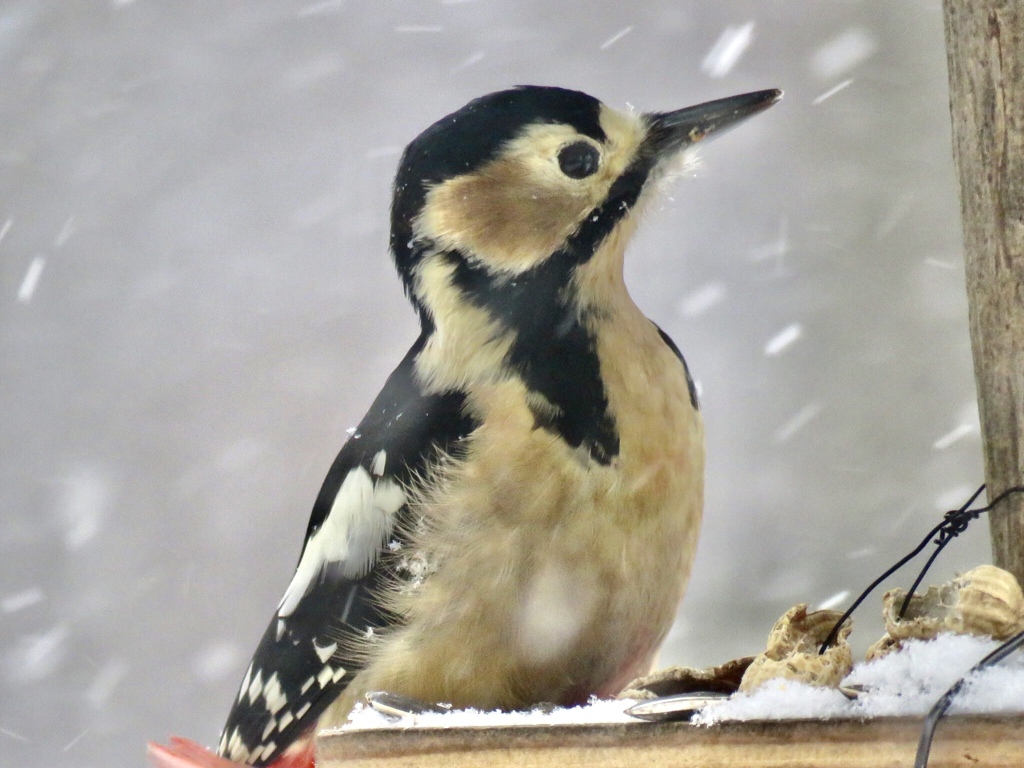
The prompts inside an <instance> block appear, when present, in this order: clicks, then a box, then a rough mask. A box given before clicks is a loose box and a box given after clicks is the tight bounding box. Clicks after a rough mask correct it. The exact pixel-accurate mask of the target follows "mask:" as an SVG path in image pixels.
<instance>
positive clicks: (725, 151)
mask: <svg viewBox="0 0 1024 768" xmlns="http://www.w3.org/2000/svg"><path fill="white" fill-rule="evenodd" d="M517 83H541V84H557V85H563V86H569V87H573V88H579V89H582V90H585V91H588V92H590V93H592V94H594V95H596V96H599V97H601V98H602V99H604V100H605V101H607V102H608V103H610V104H612V105H614V106H617V107H624V106H626V105H627V104H630V105H634V106H635V107H636V108H637V109H644V110H648V109H669V108H674V107H680V106H685V105H687V104H692V103H696V102H698V101H701V100H705V99H709V98H715V97H719V96H725V95H729V94H733V93H739V92H743V91H748V90H754V89H760V88H768V87H781V88H784V89H785V90H786V97H785V100H784V101H783V102H782V103H781V104H780V105H779V106H777V107H775V108H774V109H773V110H771V111H770V112H769V113H767V114H765V115H762V116H760V117H758V118H757V119H755V120H753V121H751V122H750V123H748V124H746V125H744V126H743V127H742V128H740V129H737V130H736V131H734V132H732V133H730V134H729V135H728V136H726V137H725V138H722V139H720V140H718V141H716V142H714V143H712V144H710V145H708V146H707V148H706V149H705V150H704V152H703V157H704V160H703V163H702V164H701V166H700V167H699V168H698V169H697V170H696V172H695V174H693V175H692V177H688V178H683V179H681V180H680V181H679V182H678V183H677V185H676V186H675V187H674V188H673V190H672V192H671V197H670V198H666V199H665V201H664V205H663V206H661V207H660V209H657V210H654V211H652V212H651V213H650V215H649V216H648V220H647V222H646V225H645V226H644V227H643V229H642V232H641V234H640V236H639V239H638V240H637V242H635V244H634V246H633V247H632V250H631V253H630V255H629V260H628V267H627V271H628V275H627V279H628V283H629V285H630V287H631V289H632V291H633V295H634V297H635V298H636V300H637V302H638V303H639V304H640V306H641V307H643V308H644V309H645V311H646V312H647V313H648V314H649V315H650V316H651V317H652V318H653V319H654V320H656V321H657V322H658V323H659V324H660V325H662V326H663V327H664V328H665V329H666V331H668V332H669V333H670V334H671V335H672V336H673V337H674V338H675V340H676V341H677V342H678V344H679V346H680V347H681V348H682V349H683V351H684V352H685V354H686V356H687V359H688V361H689V363H690V367H691V369H692V370H693V372H694V374H695V377H696V378H697V380H698V381H699V384H700V387H701V391H702V400H703V406H704V414H705V419H706V424H707V432H708V449H709V458H708V489H707V506H706V514H705V528H704V533H703V538H702V540H701V545H700V551H699V554H698V558H697V564H696V572H695V574H694V578H693V581H692V586H691V588H690V592H689V594H688V596H687V598H686V601H685V603H684V605H683V609H682V613H681V615H680V619H679V621H678V623H677V625H676V627H675V628H674V630H673V632H672V634H671V637H670V638H669V641H668V643H667V645H666V648H665V651H664V653H663V656H662V660H663V662H665V663H688V664H701V665H702V664H709V663H715V662H721V661H725V660H726V659H728V658H732V657H733V656H736V655H740V654H746V653H751V652H756V651H758V650H759V649H760V648H761V647H762V646H763V642H764V639H765V637H766V636H767V633H768V630H769V628H770V627H771V624H772V622H773V621H774V620H775V618H776V617H777V616H778V615H779V614H781V613H782V612H783V611H784V610H785V609H787V608H788V607H789V606H790V605H792V604H793V603H795V602H798V601H806V602H809V603H811V604H820V603H822V602H825V601H828V600H829V599H830V598H834V600H835V601H839V602H841V603H842V604H843V605H845V603H846V602H847V601H848V599H849V598H847V599H846V600H845V601H844V600H843V598H842V595H839V593H841V592H843V591H844V590H852V591H853V592H854V593H856V592H857V591H859V589H860V588H861V587H863V586H864V585H866V584H867V583H868V582H869V581H870V580H871V579H872V578H873V577H874V576H875V575H877V574H878V573H879V572H880V571H881V570H882V569H883V568H884V567H885V566H887V565H888V564H890V563H891V562H893V561H894V560H895V559H897V557H898V556H900V555H901V554H902V553H904V552H905V551H907V550H908V549H909V548H910V547H911V546H912V544H914V543H915V542H916V540H917V539H919V537H920V536H922V535H923V534H924V532H925V531H926V530H927V529H928V528H929V527H930V526H931V525H933V524H934V523H935V522H937V520H938V519H939V516H940V514H941V512H942V511H943V510H945V509H948V508H949V507H950V506H954V505H958V504H959V503H960V501H961V500H963V499H964V498H965V497H966V496H967V495H968V494H969V492H970V490H971V489H972V488H973V487H974V486H976V485H977V484H979V483H980V482H981V480H982V464H981V458H980V443H979V437H978V433H977V416H976V409H975V406H974V383H973V374H972V369H971V358H970V345H969V339H968V332H967V316H966V313H967V310H966V299H965V295H964V278H963V261H962V256H961V235H960V224H959V205H958V202H957V197H956V194H957V193H956V181H955V177H954V173H953V166H952V160H951V157H950V137H949V117H948V110H947V80H946V62H945V52H944V45H943V33H942V16H941V12H940V6H939V2H938V0H927V1H925V0H900V1H899V2H883V1H882V0H875V1H872V2H869V1H865V2H855V1H853V0H849V1H843V0H833V1H830V2H826V1H825V0H819V1H818V2H795V1H794V2H786V3H782V2H719V3H707V2H696V0H694V1H693V2H679V1H678V0H677V1H673V2H668V1H665V2H646V3H613V2H593V1H592V0H576V1H575V2H560V3H551V2H541V1H540V0H536V1H529V2H522V1H513V0H472V1H471V0H450V1H449V2H373V3H370V2H365V3H358V2H354V1H351V2H343V1H336V0H323V1H322V2H316V1H315V0H302V1H296V2H291V1H288V2H285V1H283V0H282V1H280V2H268V1H264V0H246V1H244V2H243V1H242V0H222V1H220V2H193V3H185V2H156V1H155V0H135V1H132V0H120V1H118V2H100V1H99V0H80V1H79V2H74V3H71V2H67V3H64V2H60V3H58V2H42V1H41V0H4V1H3V2H0V409H2V421H0V763H3V764H4V765H11V766H19V767H20V768H30V767H31V768H34V767H35V766H40V767H42V766H47V768H63V767H64V766H83V767H84V766H96V768H101V767H104V768H106V767H108V766H141V765H143V764H144V757H143V744H144V741H145V740H146V739H163V738H165V737H166V736H167V735H169V734H171V733H178V734H183V735H188V736H190V737H193V738H196V739H198V740H200V741H203V742H206V743H210V742H212V741H214V740H215V738H216V736H217V734H218V731H219V728H220V726H221V723H222V720H223V718H224V716H225V715H226V713H227V709H228V705H229V703H230V700H231V697H232V696H233V694H234V692H235V689H236V686H237V684H238V682H239V680H240V678H241V676H242V673H243V672H244V669H245V665H246V664H247V662H248V657H249V654H250V652H251V650H252V648H253V647H254V645H255V642H256V640H257V639H258V637H259V636H260V634H261V633H262V631H263V628H264V626H265V622H266V620H267V619H268V618H269V616H270V614H271V612H272V610H273V609H274V607H275V605H276V603H277V600H278V598H279V596H280V594H281V591H282V589H283V588H284V586H285V585H286V583H287V581H288V579H289V577H290V574H291V571H292V568H293V567H294V564H295V560H296V558H297V556H298V553H299V547H300V544H301V540H302V535H303V532H304V530H305V525H306V519H307V514H308V511H309V509H310V507H311V505H312V502H313V499H314V497H315V496H316V493H317V491H318V489H319V486H320V482H321V480H322V478H323V476H324V474H325V472H326V470H327V468H328V466H329V465H330V463H331V461H332V460H333V458H334V456H335V454H336V452H337V450H338V448H339V447H340V445H341V444H342V442H343V441H344V440H345V438H346V432H345V430H346V428H348V427H349V426H351V425H354V424H355V423H356V422H357V421H358V420H359V418H360V417H361V415H362V413H363V411H364V409H365V408H366V407H367V406H368V405H369V403H370V401H371V399H372V398H373V396H374V394H375V393H376V391H377V390H378V388H379V387H380V386H381V384H382V383H383V381H384V379H385V377H386V376H387V374H388V373H389V372H390V370H391V368H392V367H393V366H394V365H395V364H396V363H397V362H398V360H399V359H400V358H401V356H402V354H403V353H404V351H405V350H406V348H407V347H408V345H409V344H410V343H411V342H412V341H413V339H414V338H415V335H416V324H415V321H414V318H413V314H412V312H411V310H410V309H409V307H408V306H407V304H406V301H405V299H404V298H403V296H402V293H401V289H400V286H399V282H398V279H397V277H396V276H395V275H394V273H393V270H392V267H391V265H390V262H389V259H388V256H387V253H386V243H387V221H388V204H389V186H390V183H391V178H392V174H393V172H394V169H395V165H396V162H397V158H398V152H399V151H400V148H401V147H402V146H403V145H404V144H405V143H406V142H408V141H409V140H410V139H411V138H412V137H413V136H415V135H416V134H417V133H418V132H419V131H420V130H422V129H423V128H424V127H426V126H427V125H428V124H429V123H431V122H433V121H434V120H435V119H437V118H439V117H441V116H442V115H444V114H446V113H448V112H450V111H452V110H454V109H456V108H458V107H459V106H461V105H462V104H463V103H464V102H465V101H467V100H468V99H470V98H472V97H474V96H477V95H479V94H482V93H485V92H488V91H492V90H496V89H499V88H503V87H507V86H509V85H513V84H517ZM988 556H989V554H988V536H987V531H986V529H985V523H984V522H979V523H978V524H977V525H976V526H975V527H974V528H973V529H972V530H970V531H969V532H968V533H967V534H966V535H965V536H964V537H963V540H962V541H960V542H958V543H957V545H956V546H955V547H954V548H953V551H950V552H949V553H948V554H947V555H944V556H943V557H942V559H941V560H940V561H939V563H938V565H937V566H936V568H935V574H934V578H935V579H945V578H948V577H949V576H951V575H952V573H953V571H954V570H956V569H965V568H967V567H970V566H973V565H975V564H977V563H979V562H981V561H983V560H986V559H987V558H988ZM911 578H912V576H911V574H909V573H908V574H905V575H904V576H903V577H902V579H901V580H898V581H895V582H893V583H894V584H895V583H900V584H903V585H906V584H907V583H908V582H909V581H910V579H911ZM467 588H472V585H467ZM837 595H839V596H838V597H837ZM878 607H879V602H878V600H877V599H872V600H871V601H870V602H869V603H868V604H867V605H866V606H865V607H864V608H863V609H862V610H861V612H860V616H859V619H858V625H857V626H858V629H855V633H854V639H855V640H856V641H857V645H858V647H860V648H862V649H863V648H864V647H866V646H867V644H869V643H870V642H872V641H873V640H874V639H875V638H876V637H877V634H878V632H879V631H880V622H879V621H878V620H877V619H876V618H875V617H876V614H877V613H878Z"/></svg>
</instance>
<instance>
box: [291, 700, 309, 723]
mask: <svg viewBox="0 0 1024 768" xmlns="http://www.w3.org/2000/svg"><path fill="white" fill-rule="evenodd" d="M311 706H313V702H311V701H307V702H306V703H305V704H303V705H302V707H301V708H300V709H299V711H298V712H296V713H295V719H296V720H301V719H302V716H303V715H305V714H306V713H307V712H309V708H310V707H311Z"/></svg>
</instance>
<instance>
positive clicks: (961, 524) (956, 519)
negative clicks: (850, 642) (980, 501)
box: [818, 485, 1024, 654]
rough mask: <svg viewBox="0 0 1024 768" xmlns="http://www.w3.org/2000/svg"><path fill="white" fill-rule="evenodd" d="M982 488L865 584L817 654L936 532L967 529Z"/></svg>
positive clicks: (983, 487)
mask: <svg viewBox="0 0 1024 768" xmlns="http://www.w3.org/2000/svg"><path fill="white" fill-rule="evenodd" d="M1015 489H1018V490H1024V486H1015ZM984 490H985V486H984V485H982V486H981V487H980V488H978V490H976V491H975V492H974V493H973V494H972V495H971V498H969V499H968V500H967V502H966V503H965V504H964V505H963V506H961V507H960V509H955V510H951V511H949V512H947V513H946V514H945V516H944V517H943V520H942V522H941V523H939V524H938V525H936V526H935V527H934V528H932V529H931V530H930V531H928V535H927V536H925V537H924V539H922V540H921V543H920V544H918V545H917V546H916V547H914V549H912V550H911V551H910V552H909V553H907V554H906V555H904V556H903V557H902V558H900V559H899V560H898V561H897V562H896V564H895V565H893V566H892V567H891V568H889V569H888V570H886V571H885V573H883V574H882V575H881V576H879V577H878V578H877V579H875V580H874V581H872V582H871V583H870V584H869V585H868V586H867V589H865V590H864V591H863V592H861V593H860V596H859V597H858V598H857V599H856V600H854V601H853V604H852V605H850V607H849V608H847V609H846V613H844V614H843V615H842V616H841V617H840V618H839V621H837V622H836V623H835V626H833V627H832V631H831V632H829V633H828V637H826V638H825V640H824V642H822V644H821V648H819V649H818V653H819V654H822V653H824V652H825V651H827V650H828V648H829V646H830V645H832V644H833V643H834V642H835V641H836V638H837V637H838V636H839V630H840V628H841V627H842V626H843V624H845V623H846V621H847V619H849V618H850V616H852V615H853V612H854V611H856V610H857V609H858V608H859V607H860V604H861V603H863V602H864V601H865V600H866V599H867V597H868V595H870V594H871V593H872V592H873V591H874V590H875V587H877V586H878V585H879V584H881V583H882V582H883V581H885V580H886V579H887V578H889V577H890V576H892V575H893V574H894V573H896V571H898V570H899V569H900V568H902V567H903V566H904V565H906V564H907V563H909V562H910V561H911V560H913V559H914V558H915V557H917V556H918V555H919V554H920V553H921V551H922V550H923V549H924V548H925V547H927V546H928V544H930V543H931V541H932V538H933V537H934V536H935V535H936V534H939V533H940V532H942V531H944V530H947V529H951V528H955V529H956V530H957V532H956V534H953V536H956V535H959V534H960V533H961V532H963V531H964V530H966V529H967V525H968V523H969V522H970V520H973V519H974V518H975V517H977V516H978V515H980V514H981V512H982V510H978V511H977V514H971V515H970V516H969V519H968V520H963V516H964V515H965V513H967V508H968V507H970V506H971V504H973V503H974V501H975V499H977V498H978V496H980V495H981V493H982V491H984ZM1012 490H1014V489H1010V490H1008V491H1006V492H1005V493H1003V494H1000V496H999V498H998V499H996V501H993V502H992V504H989V506H988V508H987V509H991V508H992V507H993V506H994V505H995V504H997V503H998V502H1000V501H1002V499H1003V497H1004V496H1006V495H1008V494H1009V493H1010V492H1011V491H1012ZM987 509H986V510H985V511H987ZM946 538H949V539H952V538H953V537H952V536H949V537H941V536H940V539H939V541H945V540H946ZM936 543H939V542H938V541H937V542H936ZM942 546H945V544H942ZM940 549H941V548H940ZM934 559H935V555H933V556H932V557H931V558H930V559H929V562H928V565H931V563H932V562H933V561H934ZM925 568H926V570H927V566H925ZM921 578H924V574H923V573H922V574H921V576H920V577H919V580H918V582H919V581H920V579H921ZM918 582H915V587H916V585H917V583H918ZM912 593H913V590H911V594H912ZM903 610H906V606H904V608H903V609H902V610H901V612H900V615H901V616H902V615H903V614H902V611H903Z"/></svg>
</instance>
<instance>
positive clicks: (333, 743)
mask: <svg viewBox="0 0 1024 768" xmlns="http://www.w3.org/2000/svg"><path fill="white" fill-rule="evenodd" d="M921 726H922V719H921V718H911V717H891V718H873V719H871V720H828V721H823V720H783V721H774V720H773V721H759V722H730V723H722V724H719V725H714V726H710V727H699V726H694V725H689V724H688V723H644V722H637V723H615V724H607V725H604V724H602V725H592V724H585V725H583V724H581V725H551V726H544V725H509V726H497V727H455V728H426V727H410V728H405V729H403V728H397V727H396V728H380V729H367V730H336V731H324V732H323V733H321V734H320V736H319V737H318V742H317V766H318V768H335V767H337V768H342V766H344V768H432V767H433V766H438V767H443V768H497V766H502V767H504V766H509V767H511V766H515V768H626V767H629V768H632V767H633V766H643V767H644V768H668V767H669V766H673V768H674V767H676V766H680V767H682V766H694V767H695V768H696V767H697V766H700V768H736V767H738V766H743V768H827V767H829V766H837V767H838V766H841V767H842V768H890V767H891V768H896V767H897V766H899V767H901V768H902V767H903V766H907V767H908V768H909V767H910V766H913V764H914V755H915V753H916V750H917V742H918V738H919V737H920V735H921ZM928 766H929V768H953V766H957V767H958V768H959V767H960V766H971V767H972V768H1022V767H1024V715H1020V714H1014V715H956V716H951V717H947V718H945V719H943V721H942V722H941V723H940V725H939V728H938V730H937V732H936V736H935V741H934V742H933V744H932V751H931V757H930V759H929V761H928Z"/></svg>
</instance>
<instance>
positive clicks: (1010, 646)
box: [818, 485, 1024, 768]
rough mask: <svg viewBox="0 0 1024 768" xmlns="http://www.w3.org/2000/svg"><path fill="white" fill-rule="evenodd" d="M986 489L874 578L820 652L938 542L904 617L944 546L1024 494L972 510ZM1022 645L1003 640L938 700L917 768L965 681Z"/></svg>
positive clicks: (923, 766)
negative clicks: (872, 598)
mask: <svg viewBox="0 0 1024 768" xmlns="http://www.w3.org/2000/svg"><path fill="white" fill-rule="evenodd" d="M984 490H985V486H984V485H982V486H981V487H979V488H978V490H976V491H975V492H974V494H973V495H972V496H971V497H970V498H969V499H968V500H967V501H966V502H965V503H964V504H963V505H962V506H961V507H960V508H959V509H952V510H950V511H949V512H947V513H946V514H945V515H943V519H942V522H941V523H939V524H938V525H936V526H935V527H934V528H932V529H931V530H930V531H929V532H928V535H927V536H925V537H924V539H923V540H922V541H921V543H920V544H918V545H917V546H916V547H914V549H913V550H911V551H910V552H909V553H907V554H906V555H904V556H903V557H902V558H900V559H899V560H898V561H897V562H896V564H895V565H893V566H892V567H891V568H889V569H887V570H886V571H885V573H883V574H882V575H881V576H879V577H878V578H877V579H875V580H874V581H872V582H871V583H870V584H869V585H868V587H867V589H865V590H864V591H863V592H861V593H860V595H859V596H858V597H857V599H856V600H854V601H853V603H852V604H851V605H850V607H849V608H848V609H847V610H846V613H844V614H843V615H842V616H841V617H840V619H839V620H838V621H837V622H836V623H835V626H833V627H832V631H831V632H829V634H828V637H826V638H825V640H824V642H822V644H821V648H820V649H819V651H818V652H819V653H824V652H825V651H826V650H828V648H829V646H831V645H832V644H833V643H834V642H835V641H836V637H837V636H838V635H839V629H840V627H842V626H843V624H845V623H846V621H847V620H848V619H849V618H850V616H852V615H853V612H854V611H856V610H857V608H858V607H860V604H861V603H863V602H864V600H865V598H867V596H868V595H870V594H871V592H872V591H874V589H875V587H877V586H878V585H879V584H881V583H882V582H883V581H885V580H886V579H887V578H889V577H890V576H892V574H894V573H895V572H896V571H898V570H899V569H900V568H902V567H903V566H904V565H906V564H907V563H909V562H910V561H911V560H913V559H914V558H915V557H917V555H919V554H920V553H921V552H922V550H924V548H925V547H927V546H928V544H929V543H934V544H935V551H934V552H932V553H931V555H929V557H928V560H927V561H926V562H925V564H924V567H923V568H922V569H921V572H920V573H919V574H918V575H917V578H916V579H914V583H913V585H912V586H911V587H910V590H909V591H908V592H907V596H906V597H905V598H904V600H903V604H902V605H901V606H900V612H899V617H900V618H901V619H902V618H903V616H904V614H905V613H906V611H907V607H908V606H909V605H910V598H911V597H912V596H913V594H914V593H915V592H916V591H917V588H918V587H919V586H920V585H921V582H922V581H923V580H924V577H925V574H926V573H928V569H929V568H931V566H932V563H934V562H935V559H936V558H937V557H938V556H939V553H940V552H941V551H942V550H943V549H945V547H946V546H947V545H948V544H949V542H951V541H952V540H953V539H955V538H956V537H957V536H959V535H960V534H961V533H963V532H964V531H966V530H967V527H968V526H969V525H970V524H971V522H972V521H973V520H977V519H978V518H979V517H980V516H981V515H983V514H985V513H986V512H990V511H992V509H993V508H994V507H995V506H996V505H997V504H999V503H1000V502H1002V501H1003V499H1005V498H1007V497H1008V496H1010V495H1011V494H1014V493H1024V485H1015V486H1012V487H1010V488H1007V489H1006V490H1005V491H1003V492H1002V493H1000V494H999V495H998V496H996V497H995V498H994V499H993V500H992V501H991V502H990V503H989V504H987V505H986V506H984V507H978V508H977V509H971V508H970V507H971V505H972V504H973V503H974V502H975V501H976V500H977V498H978V497H979V496H980V495H981V494H982V492H983V491H984ZM1021 646H1024V632H1021V633H1019V634H1017V635H1014V636H1013V637H1011V638H1010V639H1009V640H1007V641H1006V642H1005V643H1003V644H1002V645H1000V646H999V647H998V648H996V649H995V650H994V651H992V653H990V654H989V655H988V656H986V657H985V658H983V659H982V660H981V661H979V662H978V663H977V664H975V665H974V666H973V667H972V668H971V669H970V670H969V671H968V672H967V673H966V674H965V675H963V676H962V677H961V678H960V679H959V680H957V681H956V683H954V684H953V685H952V687H950V689H949V690H948V691H946V692H945V693H944V694H943V695H942V696H941V697H940V698H939V700H938V701H936V702H935V704H934V705H933V706H932V708H931V710H930V711H929V712H928V716H927V717H926V718H925V721H924V726H923V728H922V729H921V738H920V740H919V741H918V744H917V756H916V757H915V758H914V768H928V755H929V753H930V752H931V748H932V740H933V738H934V736H935V729H936V728H937V727H938V724H939V720H941V719H942V716H943V715H944V714H945V713H946V711H947V710H948V709H949V707H950V705H951V704H952V703H953V699H955V698H956V695H957V694H958V693H959V692H960V689H961V688H962V687H963V686H964V683H965V682H966V681H967V679H968V678H969V677H970V676H971V675H973V674H974V673H976V672H979V671H981V670H983V669H986V668H987V667H990V666H992V665H993V664H998V663H999V662H1000V661H1002V660H1003V659H1005V658H1006V657H1007V656H1009V655H1010V654H1012V653H1013V652H1014V651H1016V650H1017V649H1018V648H1020V647H1021Z"/></svg>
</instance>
